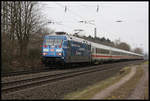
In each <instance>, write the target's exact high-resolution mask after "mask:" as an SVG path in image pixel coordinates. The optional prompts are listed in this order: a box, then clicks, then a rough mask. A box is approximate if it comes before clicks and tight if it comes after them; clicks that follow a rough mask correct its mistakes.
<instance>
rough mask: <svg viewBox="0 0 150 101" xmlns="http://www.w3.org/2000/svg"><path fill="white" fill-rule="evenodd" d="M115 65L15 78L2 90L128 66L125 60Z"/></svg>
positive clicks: (11, 89)
mask: <svg viewBox="0 0 150 101" xmlns="http://www.w3.org/2000/svg"><path fill="white" fill-rule="evenodd" d="M135 63H136V62H135ZM129 64H134V61H133V62H129ZM113 65H114V67H113V68H110V67H112V64H105V65H100V66H101V68H100V67H99V66H93V68H86V69H82V70H75V71H70V72H65V73H58V74H53V75H52V74H51V75H46V76H41V77H33V78H29V79H22V80H14V81H11V82H2V83H1V84H2V89H1V92H2V94H7V93H11V92H16V91H20V90H24V89H27V88H31V87H37V86H41V85H43V84H48V83H51V82H57V81H58V80H64V79H67V78H71V77H74V76H79V75H83V74H87V73H92V72H98V71H99V72H100V71H101V72H103V71H108V70H112V69H116V68H121V67H124V66H127V65H126V62H123V63H122V64H120V63H114V64H113Z"/></svg>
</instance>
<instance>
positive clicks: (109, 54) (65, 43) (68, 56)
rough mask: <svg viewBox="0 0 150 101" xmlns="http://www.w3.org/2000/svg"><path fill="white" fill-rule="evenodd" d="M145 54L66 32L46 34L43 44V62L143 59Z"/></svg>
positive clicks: (96, 61)
mask: <svg viewBox="0 0 150 101" xmlns="http://www.w3.org/2000/svg"><path fill="white" fill-rule="evenodd" d="M143 58H144V57H143V55H141V54H137V53H134V52H129V51H125V50H121V49H117V48H114V47H110V46H107V45H103V44H99V43H95V42H91V41H88V40H85V39H82V38H78V37H76V36H73V35H69V34H68V33H66V32H55V34H53V35H46V36H45V37H44V40H43V45H42V63H43V64H45V65H47V64H62V65H66V64H74V63H75V64H76V63H79V64H80V63H92V64H99V63H103V62H105V61H118V60H135V59H143Z"/></svg>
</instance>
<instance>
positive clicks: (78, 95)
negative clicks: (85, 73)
mask: <svg viewBox="0 0 150 101" xmlns="http://www.w3.org/2000/svg"><path fill="white" fill-rule="evenodd" d="M130 70H131V68H129V67H125V68H123V69H121V70H120V72H119V73H117V74H116V75H115V76H113V77H110V78H108V79H106V80H103V81H101V82H98V83H96V84H94V85H92V86H88V87H87V88H85V89H82V90H79V91H76V92H73V93H69V94H67V95H65V96H64V99H90V98H92V97H93V96H94V95H95V94H97V93H98V92H100V91H101V90H103V89H105V88H107V87H108V86H110V85H112V84H114V83H116V82H118V81H119V80H120V79H121V78H122V77H124V76H125V75H127V74H128V73H129V72H130Z"/></svg>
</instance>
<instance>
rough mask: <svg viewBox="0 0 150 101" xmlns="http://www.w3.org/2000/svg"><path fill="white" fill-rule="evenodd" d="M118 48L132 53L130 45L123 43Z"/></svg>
mask: <svg viewBox="0 0 150 101" xmlns="http://www.w3.org/2000/svg"><path fill="white" fill-rule="evenodd" d="M116 47H117V48H119V49H123V50H126V51H130V49H131V48H130V45H129V44H127V43H125V42H121V43H120V44H118V45H117V46H116Z"/></svg>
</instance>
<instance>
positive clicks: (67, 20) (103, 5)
mask: <svg viewBox="0 0 150 101" xmlns="http://www.w3.org/2000/svg"><path fill="white" fill-rule="evenodd" d="M65 6H66V8H67V9H66V12H65ZM98 6H99V7H98ZM40 8H41V10H42V15H43V18H45V19H47V21H48V20H53V21H55V22H60V23H61V24H62V25H59V24H49V25H47V27H49V28H52V29H54V30H56V31H65V32H69V33H73V32H74V29H83V30H84V32H83V33H82V34H84V35H86V36H89V35H91V36H94V28H95V27H96V28H97V36H98V37H105V38H109V39H110V40H111V41H114V40H116V39H119V38H120V40H121V41H123V42H127V43H128V44H129V45H130V46H131V48H132V49H133V48H135V47H141V48H143V49H144V52H148V49H149V47H148V44H149V42H148V41H149V38H148V36H149V35H148V24H149V23H148V22H149V21H148V2H58V1H57V2H41V7H40ZM97 9H98V12H97ZM81 20H88V21H89V20H94V22H92V23H95V26H94V25H91V24H82V23H79V22H78V21H81ZM116 21H122V22H116Z"/></svg>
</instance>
